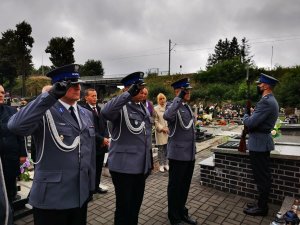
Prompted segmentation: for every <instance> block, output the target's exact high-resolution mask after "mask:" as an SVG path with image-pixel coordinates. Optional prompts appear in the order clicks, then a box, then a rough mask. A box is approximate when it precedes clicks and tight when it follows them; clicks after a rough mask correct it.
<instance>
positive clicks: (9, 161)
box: [0, 84, 27, 206]
mask: <svg viewBox="0 0 300 225" xmlns="http://www.w3.org/2000/svg"><path fill="white" fill-rule="evenodd" d="M4 95H5V91H4V88H3V86H2V85H1V84H0V158H1V160H2V165H3V173H4V178H5V185H6V190H7V197H8V200H9V203H10V204H11V206H12V202H13V200H14V199H15V196H16V194H17V181H16V179H17V177H18V175H19V174H20V163H24V162H25V160H26V157H27V153H26V147H25V140H24V136H19V135H16V134H14V133H12V132H10V131H9V130H8V128H7V123H8V120H9V118H10V117H11V116H12V115H14V114H15V113H16V112H17V109H16V108H14V107H11V106H8V105H5V104H4Z"/></svg>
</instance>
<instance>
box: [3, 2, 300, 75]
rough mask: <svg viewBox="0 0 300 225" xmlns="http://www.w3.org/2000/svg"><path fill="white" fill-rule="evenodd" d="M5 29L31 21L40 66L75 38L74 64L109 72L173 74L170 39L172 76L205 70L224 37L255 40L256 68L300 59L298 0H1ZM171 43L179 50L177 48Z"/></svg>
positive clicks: (35, 59) (252, 48)
mask: <svg viewBox="0 0 300 225" xmlns="http://www.w3.org/2000/svg"><path fill="white" fill-rule="evenodd" d="M0 6H1V8H0V31H1V32H4V31H6V30H7V29H15V25H16V24H17V23H19V22H21V21H23V20H25V21H27V22H28V23H29V24H31V26H32V29H33V33H32V36H33V37H34V39H35V43H34V46H33V49H32V54H33V61H34V64H35V67H39V66H40V65H41V64H42V62H43V63H44V64H46V65H50V64H51V62H50V61H49V55H48V54H46V53H45V48H46V47H47V45H48V42H49V40H50V39H51V38H52V37H73V38H74V39H75V59H76V62H77V63H81V64H83V63H84V62H85V61H86V60H88V59H95V60H102V62H103V66H104V69H105V72H106V74H124V73H129V72H132V71H135V70H142V71H147V70H148V69H149V68H159V70H161V71H166V70H167V69H168V40H169V39H171V40H172V43H173V44H175V43H176V45H175V46H174V49H173V51H172V56H171V59H172V60H171V65H172V68H171V71H172V72H180V65H182V72H195V71H197V70H199V69H200V68H204V67H205V64H206V61H207V57H208V54H209V53H212V52H213V49H214V46H215V44H216V43H217V41H218V40H219V39H221V38H222V39H224V38H228V39H232V37H233V36H236V37H237V38H238V40H241V39H242V38H243V37H246V38H247V39H249V43H250V45H251V53H252V54H253V55H254V60H255V62H256V64H257V65H258V66H261V67H270V66H271V50H272V46H273V53H274V55H273V61H272V63H273V66H274V65H282V66H293V65H296V64H299V58H300V53H299V52H300V51H299V46H300V32H299V30H300V29H299V28H300V25H299V21H300V13H299V11H300V1H298V0H289V1H282V0H264V1H259V0H252V1H238V0H226V1H216V0H206V1H205V0H189V1H184V0H164V1H161V0H114V1H111V0H89V1H74V0H63V1H59V2H53V1H50V0H43V1H34V0H29V1H17V0H2V1H1V3H0ZM172 46H173V45H172Z"/></svg>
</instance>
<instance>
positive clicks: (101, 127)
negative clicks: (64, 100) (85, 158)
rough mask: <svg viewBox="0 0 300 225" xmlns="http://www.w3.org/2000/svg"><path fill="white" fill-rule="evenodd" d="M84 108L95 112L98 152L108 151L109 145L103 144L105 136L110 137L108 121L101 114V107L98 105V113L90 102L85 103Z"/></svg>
mask: <svg viewBox="0 0 300 225" xmlns="http://www.w3.org/2000/svg"><path fill="white" fill-rule="evenodd" d="M83 107H84V108H86V109H88V110H89V111H91V112H92V113H93V117H94V125H95V132H96V154H97V155H98V154H100V153H102V154H103V153H106V152H107V150H108V147H107V146H104V147H103V146H102V143H103V140H104V138H109V134H108V131H107V123H106V120H105V119H104V117H103V116H102V114H101V108H100V107H99V106H98V105H97V106H96V108H97V112H98V114H96V113H95V111H94V110H93V109H92V108H91V107H90V105H89V104H87V103H86V104H84V105H83Z"/></svg>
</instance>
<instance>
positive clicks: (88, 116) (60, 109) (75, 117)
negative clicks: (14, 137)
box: [8, 64, 95, 225]
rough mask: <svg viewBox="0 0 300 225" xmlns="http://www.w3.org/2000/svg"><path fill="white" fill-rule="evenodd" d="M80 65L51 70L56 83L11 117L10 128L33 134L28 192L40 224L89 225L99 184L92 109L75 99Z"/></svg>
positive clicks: (78, 86)
mask: <svg viewBox="0 0 300 225" xmlns="http://www.w3.org/2000/svg"><path fill="white" fill-rule="evenodd" d="M78 69H79V66H78V65H76V64H71V65H66V66H63V67H59V68H56V69H54V70H52V71H50V72H49V73H48V74H47V76H48V77H50V78H51V79H52V83H53V87H52V88H51V89H50V90H49V91H48V92H44V93H42V94H40V95H39V96H38V97H37V98H36V99H35V100H34V101H32V102H30V103H29V104H28V105H26V106H25V107H23V108H22V109H20V111H19V112H18V113H16V114H15V115H14V116H12V117H11V119H10V120H9V123H8V128H9V129H10V130H11V131H12V132H15V133H16V134H19V135H24V136H28V135H32V137H33V139H34V142H35V145H36V154H37V155H36V160H37V164H36V167H35V174H34V179H33V184H32V188H31V192H30V196H29V203H30V204H31V205H32V206H33V217H34V223H35V224H36V225H54V224H55V225H85V224H86V219H87V203H88V202H87V200H88V198H89V196H90V193H91V191H93V190H94V188H95V157H94V155H95V129H94V122H93V115H92V113H91V112H90V111H88V110H87V109H85V108H82V107H81V106H79V105H77V100H79V98H80V90H81V87H80V84H79V80H78V79H79V76H80V75H79V73H78Z"/></svg>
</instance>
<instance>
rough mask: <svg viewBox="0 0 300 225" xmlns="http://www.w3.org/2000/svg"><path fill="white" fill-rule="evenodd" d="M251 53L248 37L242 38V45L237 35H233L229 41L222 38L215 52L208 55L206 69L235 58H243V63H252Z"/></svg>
mask: <svg viewBox="0 0 300 225" xmlns="http://www.w3.org/2000/svg"><path fill="white" fill-rule="evenodd" d="M249 54H250V46H249V44H248V41H247V40H246V38H243V39H242V44H241V45H239V43H238V40H237V38H236V37H233V38H232V40H231V41H228V39H227V38H226V39H225V40H224V41H223V40H222V39H220V40H219V41H218V43H217V44H216V46H215V49H214V53H213V54H210V55H209V56H208V60H207V64H206V69H210V68H212V67H213V66H214V65H216V64H218V63H222V62H224V61H226V60H232V59H234V58H237V59H239V60H241V62H242V63H243V64H248V65H250V63H251V62H252V61H251V59H252V57H251V56H249Z"/></svg>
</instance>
